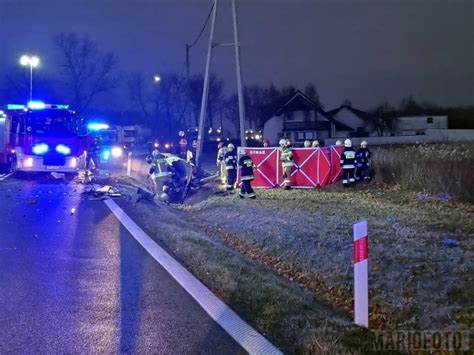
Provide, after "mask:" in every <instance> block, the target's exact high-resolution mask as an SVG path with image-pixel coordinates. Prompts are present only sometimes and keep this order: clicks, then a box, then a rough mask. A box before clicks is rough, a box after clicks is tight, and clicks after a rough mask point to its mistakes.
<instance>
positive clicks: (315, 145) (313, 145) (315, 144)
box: [311, 139, 319, 148]
mask: <svg viewBox="0 0 474 355" xmlns="http://www.w3.org/2000/svg"><path fill="white" fill-rule="evenodd" d="M311 146H312V147H313V148H319V141H318V140H317V139H315V140H314V141H313V143H312V144H311Z"/></svg>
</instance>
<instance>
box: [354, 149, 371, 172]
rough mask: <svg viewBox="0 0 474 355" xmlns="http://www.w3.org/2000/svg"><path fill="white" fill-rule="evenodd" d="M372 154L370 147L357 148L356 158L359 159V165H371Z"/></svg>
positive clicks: (360, 166) (361, 166)
mask: <svg viewBox="0 0 474 355" xmlns="http://www.w3.org/2000/svg"><path fill="white" fill-rule="evenodd" d="M371 156H372V154H371V153H370V150H369V148H362V147H361V148H359V149H357V153H356V160H357V163H356V165H357V167H358V168H363V167H367V166H369V165H370V157H371Z"/></svg>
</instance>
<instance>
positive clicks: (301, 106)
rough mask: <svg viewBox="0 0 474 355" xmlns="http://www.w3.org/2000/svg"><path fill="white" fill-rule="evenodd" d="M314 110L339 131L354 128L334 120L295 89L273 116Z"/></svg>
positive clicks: (352, 129)
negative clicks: (332, 123)
mask: <svg viewBox="0 0 474 355" xmlns="http://www.w3.org/2000/svg"><path fill="white" fill-rule="evenodd" d="M306 110H310V111H313V110H314V111H316V112H318V113H319V114H320V115H322V116H323V117H325V118H326V119H327V120H328V121H331V122H334V124H335V125H336V129H337V130H339V131H354V128H352V127H349V126H347V125H346V124H344V123H342V122H339V121H338V120H336V119H335V118H334V117H333V115H332V114H330V113H329V112H326V111H324V110H323V109H322V108H321V106H320V105H318V104H317V103H316V102H314V101H313V100H311V99H310V98H309V97H308V96H307V95H305V94H304V93H303V92H301V91H300V90H298V91H296V92H295V93H294V94H293V95H292V96H291V97H290V98H289V99H288V100H287V101H286V103H285V104H283V106H282V107H280V108H279V109H278V110H277V111H276V112H275V113H274V114H273V116H280V115H281V114H283V113H285V112H293V111H306Z"/></svg>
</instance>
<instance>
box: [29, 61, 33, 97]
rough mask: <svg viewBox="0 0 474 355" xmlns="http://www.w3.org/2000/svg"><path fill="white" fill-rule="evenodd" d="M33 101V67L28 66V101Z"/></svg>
mask: <svg viewBox="0 0 474 355" xmlns="http://www.w3.org/2000/svg"><path fill="white" fill-rule="evenodd" d="M32 100H33V66H32V65H30V101H32Z"/></svg>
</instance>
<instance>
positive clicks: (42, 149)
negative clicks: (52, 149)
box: [33, 143, 49, 155]
mask: <svg viewBox="0 0 474 355" xmlns="http://www.w3.org/2000/svg"><path fill="white" fill-rule="evenodd" d="M48 150H49V147H48V145H47V144H46V143H40V144H37V145H35V146H34V147H33V153H35V154H37V155H43V154H45V153H47V152H48Z"/></svg>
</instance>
